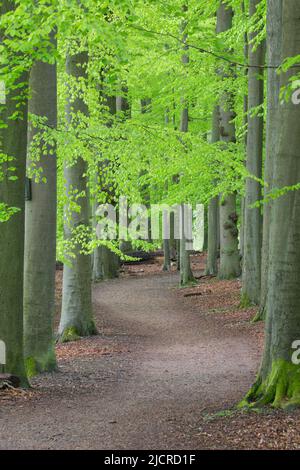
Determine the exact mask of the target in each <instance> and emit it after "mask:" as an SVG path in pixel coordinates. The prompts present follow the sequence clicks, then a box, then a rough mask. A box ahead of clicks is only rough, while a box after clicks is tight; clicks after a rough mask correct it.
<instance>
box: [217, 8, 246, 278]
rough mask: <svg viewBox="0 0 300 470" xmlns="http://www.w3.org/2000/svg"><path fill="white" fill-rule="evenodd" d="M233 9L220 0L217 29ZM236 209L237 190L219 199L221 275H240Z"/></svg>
mask: <svg viewBox="0 0 300 470" xmlns="http://www.w3.org/2000/svg"><path fill="white" fill-rule="evenodd" d="M232 17H233V11H232V8H231V7H228V5H227V4H225V3H223V2H221V4H220V7H219V9H218V12H217V33H222V32H224V31H228V30H229V29H231V27H232ZM232 101H233V100H232V96H231V95H230V94H229V93H224V95H223V97H222V101H221V103H220V141H222V142H224V144H225V145H226V144H227V143H229V142H235V125H234V122H233V119H234V117H235V113H234V111H233V104H232ZM237 219H238V217H237V213H236V194H229V195H225V196H222V195H221V202H220V269H219V277H220V279H231V278H235V277H237V276H239V275H240V272H241V267H240V255H239V250H238V229H237Z"/></svg>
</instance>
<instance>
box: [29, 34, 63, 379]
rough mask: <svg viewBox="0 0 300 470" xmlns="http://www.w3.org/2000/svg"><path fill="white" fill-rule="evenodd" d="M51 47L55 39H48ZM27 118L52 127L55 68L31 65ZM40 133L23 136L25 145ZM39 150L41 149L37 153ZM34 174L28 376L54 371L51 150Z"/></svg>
mask: <svg viewBox="0 0 300 470" xmlns="http://www.w3.org/2000/svg"><path fill="white" fill-rule="evenodd" d="M51 40H52V42H53V43H54V44H55V42H56V41H55V39H54V33H53V34H52V38H51ZM29 112H30V113H32V114H34V115H37V116H40V117H46V118H47V125H48V126H50V127H52V128H54V129H55V128H56V125H57V80H56V65H50V64H47V63H45V62H36V63H35V64H34V65H33V68H32V70H31V73H30V100H29ZM39 132H40V131H39V130H38V129H35V128H34V127H33V125H31V126H30V128H29V130H28V150H29V153H28V160H27V166H30V164H31V158H30V144H31V143H32V142H33V141H34V137H35V135H36V134H39ZM41 150H42V149H41ZM40 153H41V155H40V159H39V161H38V162H37V163H36V165H37V168H41V169H42V173H41V177H43V178H46V180H47V182H46V184H45V183H41V182H40V183H39V182H35V181H34V180H32V181H31V199H30V200H29V201H26V205H25V266H24V355H25V364H26V367H27V372H28V375H29V376H32V375H35V374H36V373H39V372H44V371H51V370H54V369H55V368H56V358H55V348H54V326H53V322H54V313H55V267H56V263H55V261H56V206H57V204H56V197H57V190H56V149H55V148H53V146H48V153H47V154H45V150H43V151H41V152H40Z"/></svg>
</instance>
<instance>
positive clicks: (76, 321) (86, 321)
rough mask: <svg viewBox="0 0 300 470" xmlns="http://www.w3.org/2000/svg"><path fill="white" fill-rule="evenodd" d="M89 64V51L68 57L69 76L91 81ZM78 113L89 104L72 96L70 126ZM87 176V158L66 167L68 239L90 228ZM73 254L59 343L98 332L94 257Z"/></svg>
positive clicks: (68, 267) (65, 284) (67, 273)
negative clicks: (72, 205) (74, 206)
mask: <svg viewBox="0 0 300 470" xmlns="http://www.w3.org/2000/svg"><path fill="white" fill-rule="evenodd" d="M87 63H88V54H87V53H86V52H81V53H78V54H76V55H68V56H67V60H66V72H67V75H69V76H70V77H71V78H72V79H83V80H87V71H86V67H87ZM78 112H80V113H82V114H83V115H87V114H88V108H87V105H86V104H85V102H84V100H83V99H82V98H81V97H74V96H70V97H69V98H68V102H67V107H66V116H67V121H68V123H69V125H70V126H75V127H76V115H77V113H78ZM73 116H74V117H73ZM73 119H74V121H73ZM86 175H87V163H86V161H85V160H84V159H83V158H81V157H78V158H77V160H76V161H75V162H74V163H72V164H70V163H69V164H68V163H66V164H65V168H64V177H65V181H66V194H67V197H68V202H67V204H66V207H65V228H64V229H65V237H66V239H71V238H72V231H73V230H74V229H75V228H78V227H80V226H83V227H87V226H89V201H88V197H87V196H88V192H87V176H86ZM74 191H76V192H78V193H79V194H80V193H83V194H84V196H82V197H79V198H77V200H76V203H77V204H78V206H79V208H80V212H74V211H72V210H71V209H70V203H71V201H72V198H73V196H72V193H74ZM70 212H71V217H70ZM73 255H74V257H72V258H71V259H70V260H69V263H68V264H65V265H64V273H63V297H62V312H61V319H60V325H59V331H58V334H59V340H60V341H62V342H65V341H72V340H74V339H77V338H78V337H80V336H89V335H93V334H96V333H97V331H96V327H95V323H94V320H93V313H92V292H91V290H92V289H91V280H92V272H91V259H90V256H88V255H85V254H82V253H81V246H79V245H78V244H77V245H76V246H75V248H74V253H73Z"/></svg>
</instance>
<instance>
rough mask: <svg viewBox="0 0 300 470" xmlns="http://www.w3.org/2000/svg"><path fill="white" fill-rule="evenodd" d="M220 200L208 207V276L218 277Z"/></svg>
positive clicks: (215, 131) (216, 132)
mask: <svg viewBox="0 0 300 470" xmlns="http://www.w3.org/2000/svg"><path fill="white" fill-rule="evenodd" d="M219 122H220V117H219V107H218V106H216V107H215V109H214V111H213V120H212V134H211V143H212V144H213V143H215V142H218V141H219V140H220V128H219ZM219 231H220V225H219V198H218V196H216V197H214V198H212V199H211V200H210V202H209V205H208V246H207V261H206V274H208V275H212V276H216V275H217V274H218V252H219V236H218V234H219Z"/></svg>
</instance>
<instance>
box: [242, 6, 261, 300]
mask: <svg viewBox="0 0 300 470" xmlns="http://www.w3.org/2000/svg"><path fill="white" fill-rule="evenodd" d="M260 2H261V0H250V1H249V15H250V17H252V16H253V15H254V14H255V12H256V8H257V6H258V5H259V3H260ZM256 36H257V33H256V32H255V33H250V34H249V59H248V61H249V70H248V133H247V159H246V167H247V170H248V172H249V173H250V174H251V175H253V176H255V177H256V178H259V179H261V178H262V155H263V130H264V118H263V117H262V116H257V115H255V116H253V115H252V114H251V113H252V111H253V109H254V108H257V107H258V106H261V105H262V104H263V102H264V81H263V71H262V69H261V68H260V66H263V65H264V56H265V46H264V43H261V44H260V45H259V46H257V47H256V48H255V49H254V47H255V46H254V45H253V40H254V39H255V38H256ZM260 199H261V185H260V183H259V182H258V181H257V180H254V179H253V178H247V179H246V193H245V207H244V253H243V285H242V303H244V304H258V303H259V300H260V283H261V248H262V213H261V209H260V208H253V207H251V206H252V205H253V204H254V203H255V202H257V201H259V200H260Z"/></svg>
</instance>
